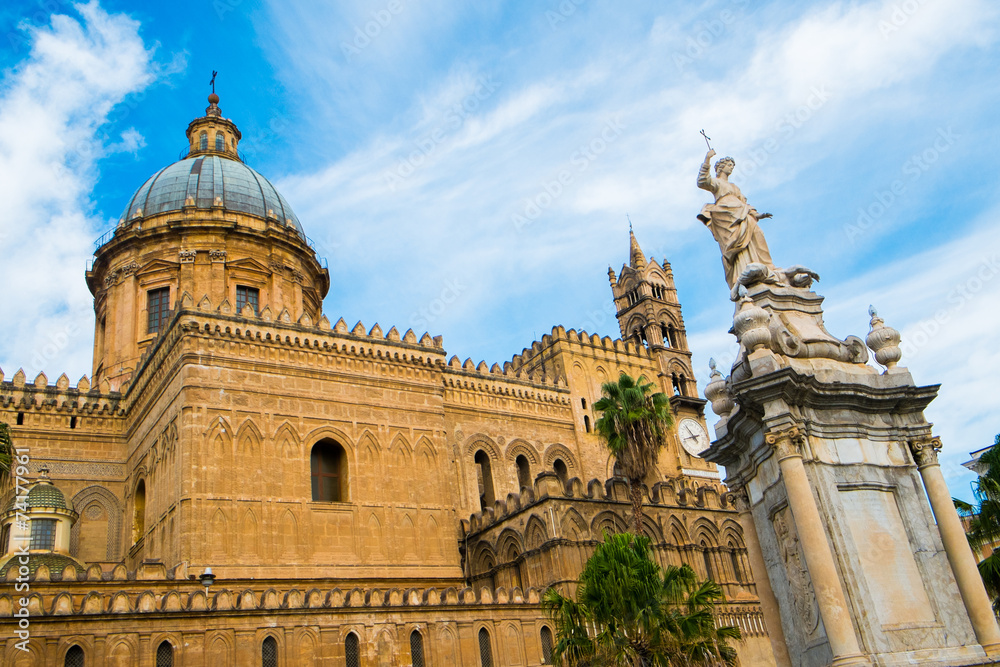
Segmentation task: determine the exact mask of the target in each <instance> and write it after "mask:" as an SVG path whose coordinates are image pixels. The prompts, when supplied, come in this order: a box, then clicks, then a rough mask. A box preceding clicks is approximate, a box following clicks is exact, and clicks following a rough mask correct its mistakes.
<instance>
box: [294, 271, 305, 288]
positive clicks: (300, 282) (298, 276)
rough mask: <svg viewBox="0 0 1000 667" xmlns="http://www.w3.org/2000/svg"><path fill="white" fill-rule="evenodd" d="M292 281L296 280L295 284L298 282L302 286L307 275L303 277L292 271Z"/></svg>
mask: <svg viewBox="0 0 1000 667" xmlns="http://www.w3.org/2000/svg"><path fill="white" fill-rule="evenodd" d="M292 280H294V281H295V282H297V283H298V284H300V285H301V284H302V283H304V282H305V280H306V277H305V275H303V274H302V273H300V272H298V271H292Z"/></svg>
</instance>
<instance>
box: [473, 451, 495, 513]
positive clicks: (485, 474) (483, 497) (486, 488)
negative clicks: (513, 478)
mask: <svg viewBox="0 0 1000 667" xmlns="http://www.w3.org/2000/svg"><path fill="white" fill-rule="evenodd" d="M475 462H476V476H477V478H478V480H479V507H480V509H483V510H485V509H486V508H487V507H493V503H494V502H495V500H496V496H494V495H493V471H492V469H491V468H490V457H489V455H487V454H486V452H484V451H483V450H481V449H480V450H479V451H478V452H476V456H475Z"/></svg>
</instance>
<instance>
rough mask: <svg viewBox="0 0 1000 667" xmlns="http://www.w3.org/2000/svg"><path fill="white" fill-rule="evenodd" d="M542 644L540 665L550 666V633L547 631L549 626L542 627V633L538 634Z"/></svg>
mask: <svg viewBox="0 0 1000 667" xmlns="http://www.w3.org/2000/svg"><path fill="white" fill-rule="evenodd" d="M540 635H541V637H540V639H541V642H542V664H543V665H551V664H552V631H551V630H549V626H547V625H543V626H542V631H541V633H540Z"/></svg>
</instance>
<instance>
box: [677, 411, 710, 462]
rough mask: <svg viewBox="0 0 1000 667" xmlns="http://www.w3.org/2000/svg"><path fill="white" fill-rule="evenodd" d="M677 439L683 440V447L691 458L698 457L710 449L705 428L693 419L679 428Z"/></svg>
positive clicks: (686, 421)
mask: <svg viewBox="0 0 1000 667" xmlns="http://www.w3.org/2000/svg"><path fill="white" fill-rule="evenodd" d="M677 437H679V438H680V439H681V446H682V447H683V448H684V449H685V450H686V451H687V453H688V454H690V455H691V456H697V457H698V458H701V457H700V456H699V455H700V454H701V453H702V452H703V451H705V450H706V449H708V433H706V432H705V428H704V427H703V426H702V425H701V424H699V423H698V422H696V421H695V420H693V419H685V420H684V421H682V422H681V423H680V425H679V426H678V427H677Z"/></svg>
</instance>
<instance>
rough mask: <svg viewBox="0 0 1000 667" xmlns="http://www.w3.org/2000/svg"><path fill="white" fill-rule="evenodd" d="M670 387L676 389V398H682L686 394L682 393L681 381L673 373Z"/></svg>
mask: <svg viewBox="0 0 1000 667" xmlns="http://www.w3.org/2000/svg"><path fill="white" fill-rule="evenodd" d="M670 385H671V386H672V387H673V388H674V396H681V395H682V394H683V393H684V392H682V391H681V381H680V378H678V377H677V373H671V375H670Z"/></svg>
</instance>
